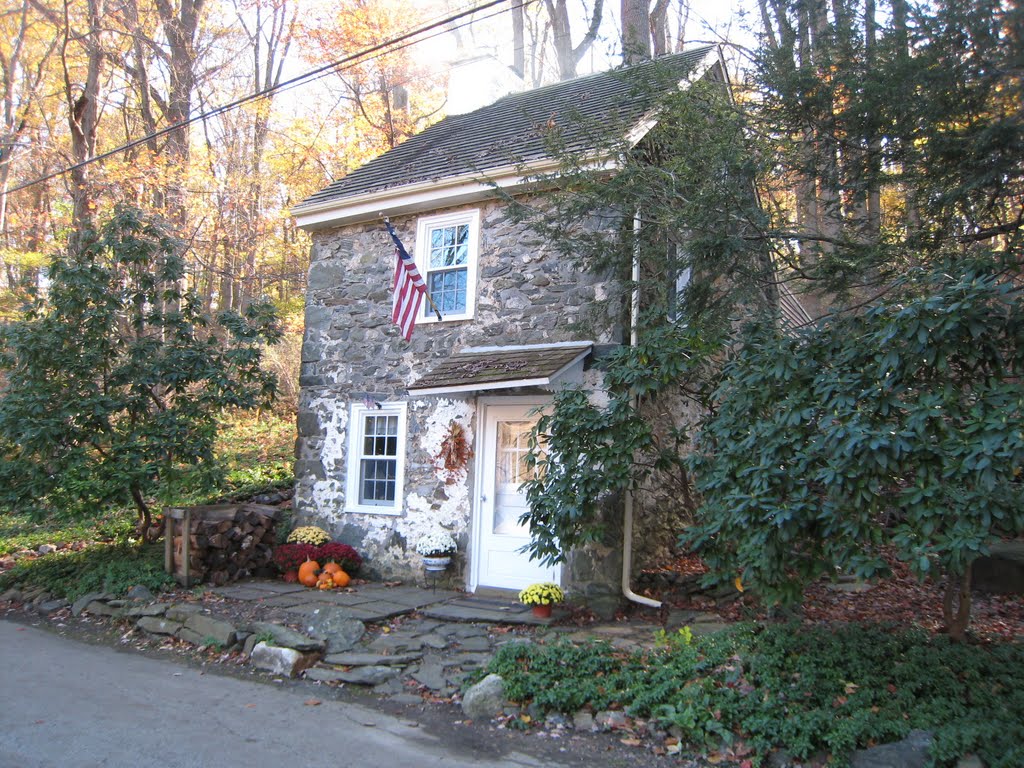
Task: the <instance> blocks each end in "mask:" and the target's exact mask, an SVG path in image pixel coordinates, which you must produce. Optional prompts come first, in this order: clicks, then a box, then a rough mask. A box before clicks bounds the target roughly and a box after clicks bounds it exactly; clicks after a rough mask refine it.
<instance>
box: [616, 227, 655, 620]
mask: <svg viewBox="0 0 1024 768" xmlns="http://www.w3.org/2000/svg"><path fill="white" fill-rule="evenodd" d="M632 279H633V291H632V296H631V297H630V307H629V324H630V328H629V346H630V347H635V346H636V345H637V342H638V341H639V333H638V331H637V325H638V323H639V322H640V209H637V211H636V213H635V214H634V215H633V274H632ZM638 404H639V400H638V398H637V396H636V395H631V396H630V405H631V406H632V408H633V410H634V411H635V410H636V408H637V405H638ZM632 569H633V479H632V477H631V478H630V480H629V485H628V486H626V493H625V498H624V500H623V515H622V594H623V596H625V598H626V599H627V600H632V601H633V602H634V603H639V604H640V605H646V606H647V607H649V608H661V602H660V601H659V600H652V599H651V598H649V597H644V596H643V595H638V594H637V593H636V592H634V591H633V588H632V587H631V586H630V583H629V581H630V579H629V574H630V571H631V570H632Z"/></svg>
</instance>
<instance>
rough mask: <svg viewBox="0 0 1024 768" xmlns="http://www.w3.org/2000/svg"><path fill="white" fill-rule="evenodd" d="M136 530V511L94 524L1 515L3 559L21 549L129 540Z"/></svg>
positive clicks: (117, 513)
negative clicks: (81, 542)
mask: <svg viewBox="0 0 1024 768" xmlns="http://www.w3.org/2000/svg"><path fill="white" fill-rule="evenodd" d="M134 530H135V513H134V511H131V510H127V509H122V510H111V511H110V512H108V513H107V514H105V515H102V516H100V517H97V518H95V519H92V520H69V519H64V518H59V517H54V518H48V519H45V520H39V519H37V518H36V517H35V516H34V515H32V514H27V513H22V514H16V513H8V514H2V515H0V556H3V555H9V554H10V553H12V552H17V551H19V550H22V549H38V548H39V546H40V545H41V544H53V545H54V546H58V547H59V546H61V545H64V544H70V543H71V542H73V541H99V542H106V543H110V542H115V541H123V540H126V539H127V538H128V536H130V535H131V534H132V533H133V532H134Z"/></svg>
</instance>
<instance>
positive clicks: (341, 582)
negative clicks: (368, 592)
mask: <svg viewBox="0 0 1024 768" xmlns="http://www.w3.org/2000/svg"><path fill="white" fill-rule="evenodd" d="M331 581H333V582H334V586H336V587H347V586H348V583H349V582H350V581H351V579H350V578H349V576H348V574H347V573H345V572H344V571H343V570H341V569H340V568H339V569H338V570H337V571H335V572H334V573H332V574H331Z"/></svg>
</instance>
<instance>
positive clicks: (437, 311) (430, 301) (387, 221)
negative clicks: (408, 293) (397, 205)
mask: <svg viewBox="0 0 1024 768" xmlns="http://www.w3.org/2000/svg"><path fill="white" fill-rule="evenodd" d="M378 215H379V216H380V217H381V218H382V219H384V223H385V224H387V225H388V226H390V225H391V219H389V218H388V217H387V216H385V215H384V214H383V213H381V214H378ZM423 295H424V296H425V297H426V298H427V303H428V304H430V308H431V309H432V310H434V314H435V315H437V319H438V320H443V319H444V318H443V317H441V310H440V309H438V308H437V304H435V303H434V300H433V299H432V298H431V297H430V292H429V291H428V290H427V289H426V286H424V288H423Z"/></svg>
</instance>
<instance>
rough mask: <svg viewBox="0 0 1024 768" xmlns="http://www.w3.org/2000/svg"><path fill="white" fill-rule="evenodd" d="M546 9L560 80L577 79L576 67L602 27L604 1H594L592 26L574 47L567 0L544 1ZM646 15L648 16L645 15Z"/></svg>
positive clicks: (591, 18)
mask: <svg viewBox="0 0 1024 768" xmlns="http://www.w3.org/2000/svg"><path fill="white" fill-rule="evenodd" d="M544 7H545V8H546V9H547V12H548V19H549V20H550V22H551V36H552V42H553V43H554V46H555V57H556V60H557V63H558V79H559V80H572V79H573V78H574V77H576V65H577V64H579V63H580V59H582V58H583V56H584V55H585V54H586V52H587V51H588V50H590V46H591V45H593V43H594V40H596V39H597V30H598V28H599V27H600V26H601V14H602V12H603V10H604V0H594V10H593V13H592V15H591V17H590V25H589V26H588V27H587V31H586V34H584V35H583V39H582V40H580V44H579V45H577V46H575V47H573V44H572V26H571V25H570V23H569V9H568V7H567V4H566V0H544ZM645 15H646V14H645Z"/></svg>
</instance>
